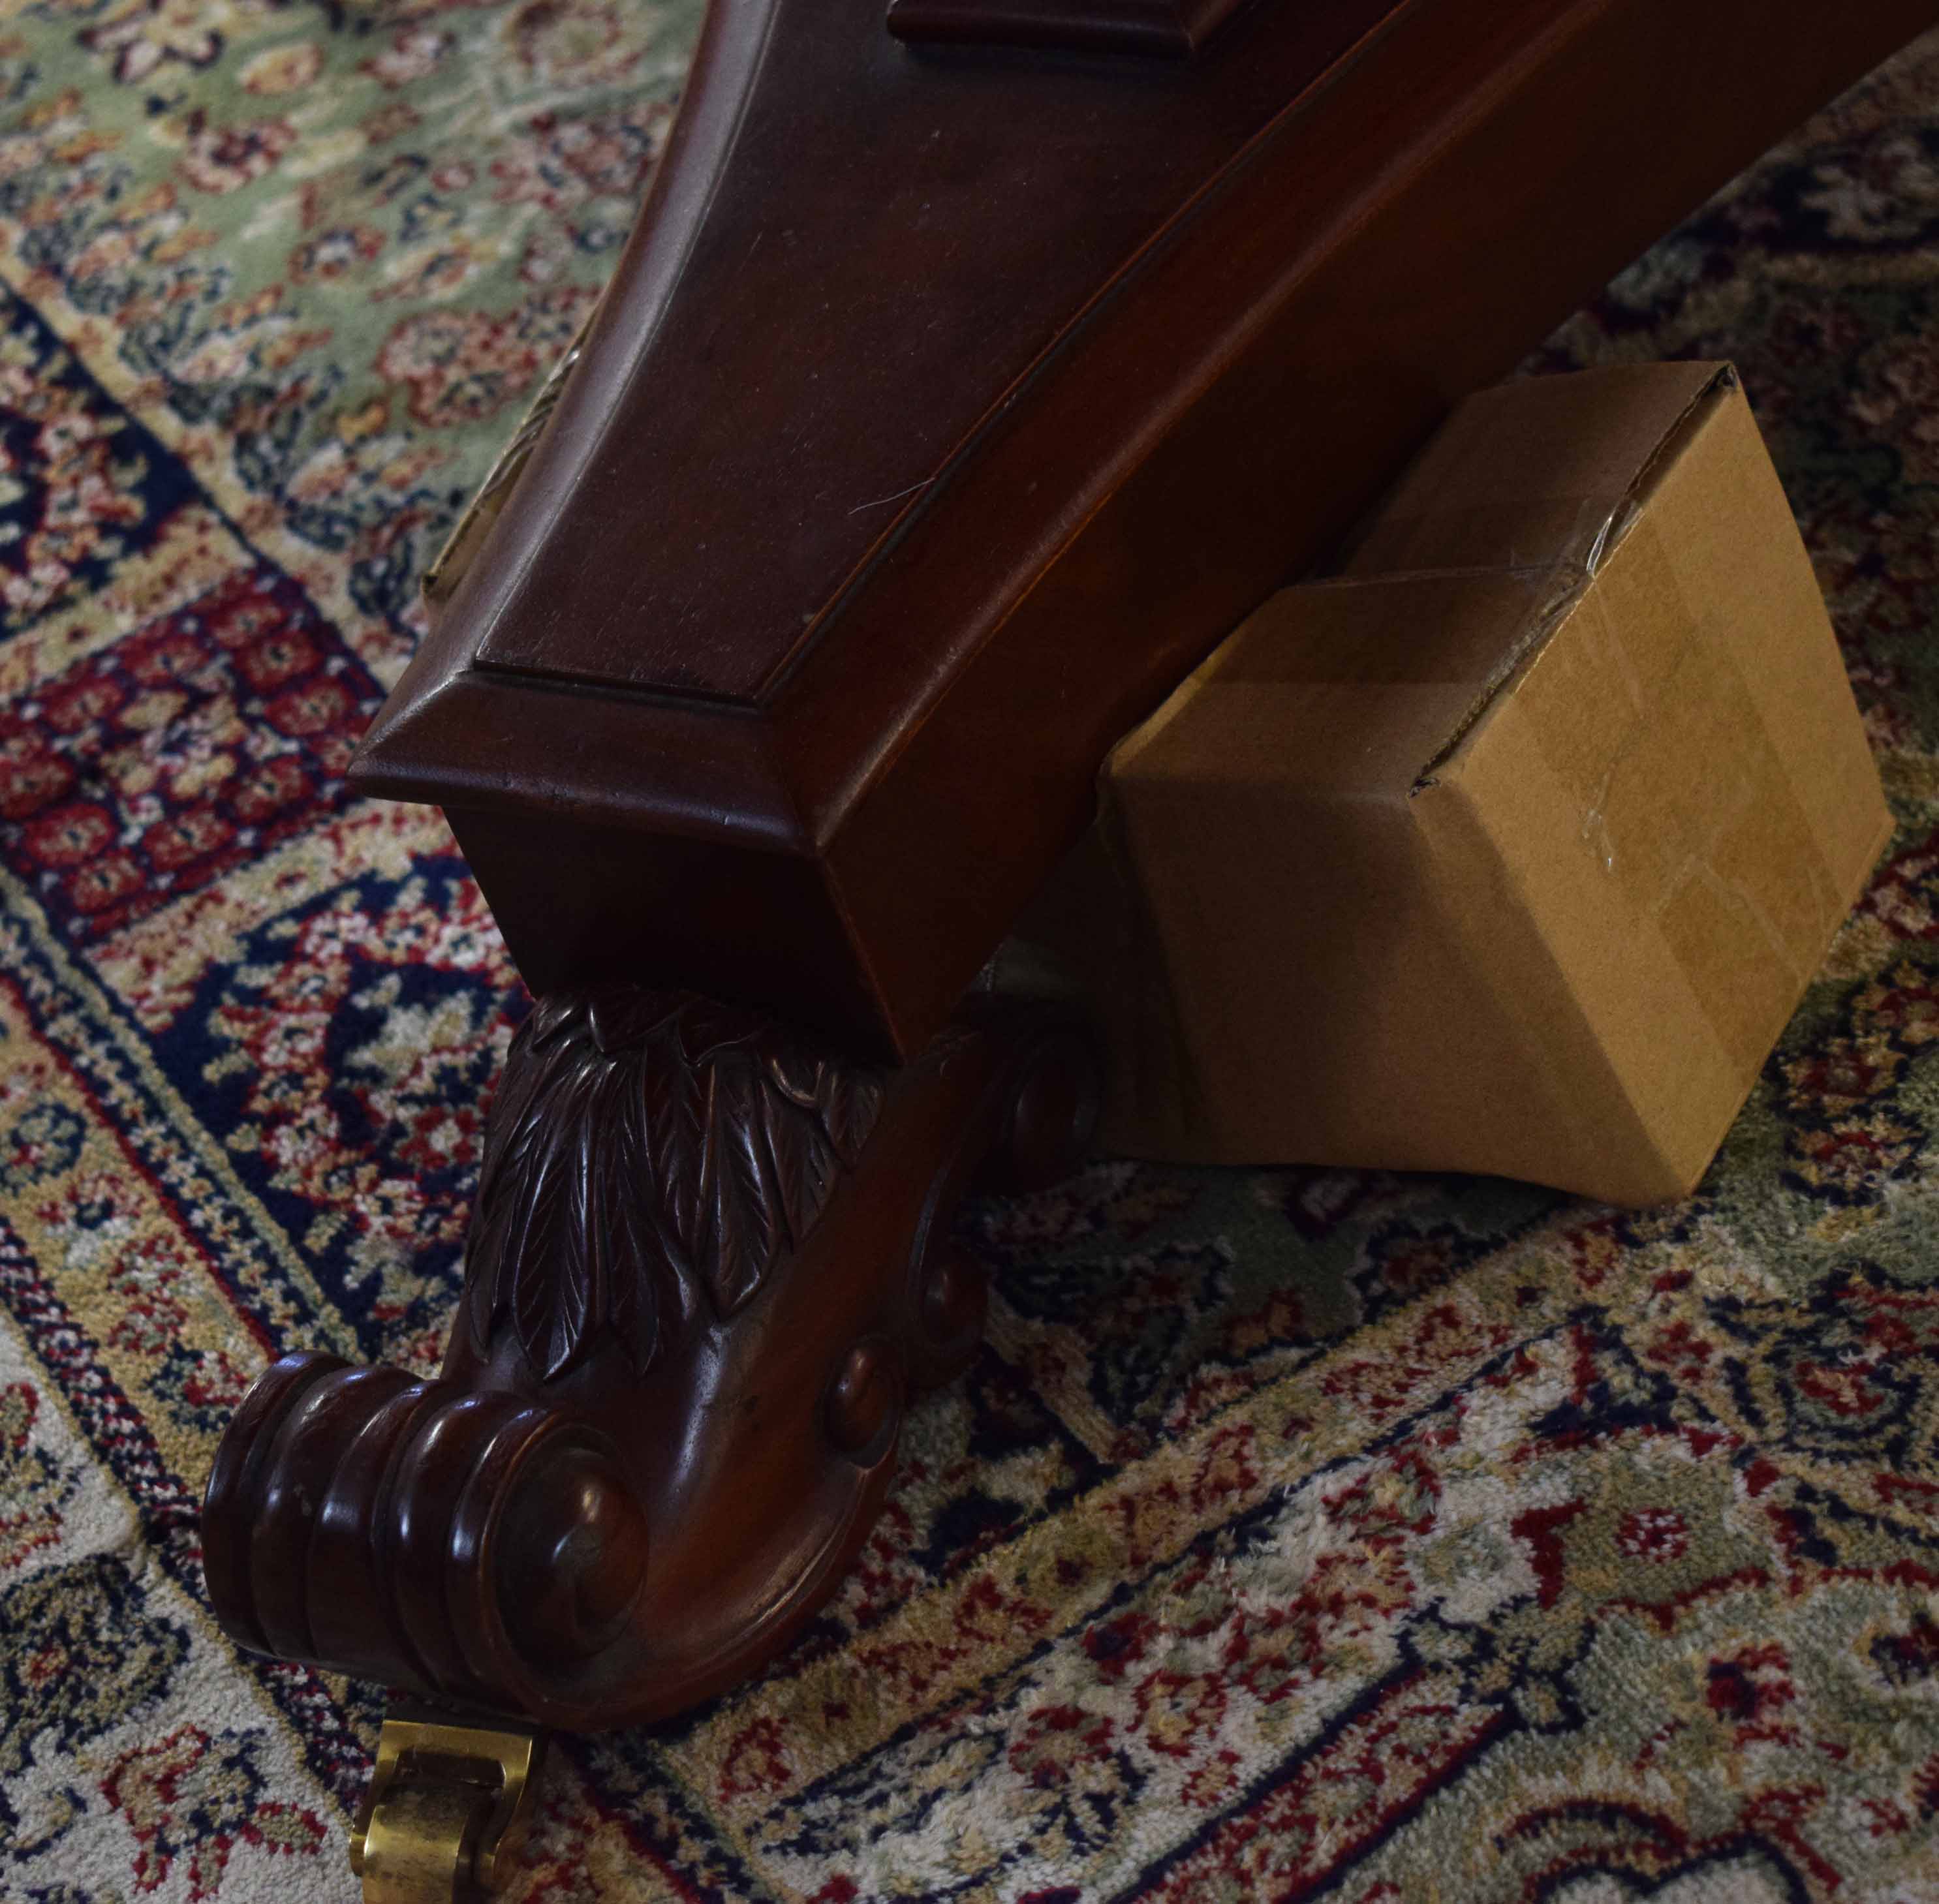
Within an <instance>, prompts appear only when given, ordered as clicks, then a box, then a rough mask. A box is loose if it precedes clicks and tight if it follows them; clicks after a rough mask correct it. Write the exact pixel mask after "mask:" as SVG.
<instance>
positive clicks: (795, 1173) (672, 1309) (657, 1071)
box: [464, 987, 886, 1380]
mask: <svg viewBox="0 0 1939 1904" xmlns="http://www.w3.org/2000/svg"><path fill="white" fill-rule="evenodd" d="M885 1088H886V1084H885V1080H884V1076H883V1075H882V1073H881V1072H879V1071H875V1070H871V1069H867V1068H866V1067H863V1066H853V1065H848V1064H845V1063H841V1062H839V1060H833V1059H831V1058H829V1057H826V1056H825V1055H823V1054H820V1053H817V1052H816V1051H813V1050H812V1049H811V1048H808V1046H806V1045H805V1044H804V1043H803V1042H802V1040H801V1039H799V1036H798V1035H797V1034H796V1033H793V1032H791V1031H790V1030H788V1029H787V1027H784V1026H782V1025H781V1024H780V1023H778V1022H777V1021H776V1020H774V1019H772V1018H771V1017H768V1016H767V1015H766V1014H763V1013H758V1012H753V1011H736V1010H735V1009H733V1008H729V1007H726V1006H723V1005H719V1004H717V1003H716V1002H714V1001H712V1000H711V999H702V998H698V997H696V996H693V995H692V994H691V993H677V992H662V991H649V990H643V989H641V988H639V987H623V988H619V987H616V988H613V989H611V990H605V991H601V992H598V993H591V994H585V993H581V994H573V995H567V996H560V997H552V998H547V999H541V1000H540V1002H539V1003H538V1004H537V1005H536V1006H535V1007H534V1009H533V1011H532V1014H531V1017H530V1018H529V1019H528V1020H526V1022H525V1025H524V1026H523V1027H522V1029H521V1030H520V1031H519V1035H518V1036H517V1037H516V1039H513V1043H512V1050H511V1055H510V1058H509V1060H508V1061H507V1065H506V1069H505V1077H504V1083H503V1084H501V1086H500V1087H499V1093H498V1101H497V1103H495V1105H494V1106H493V1108H492V1117H491V1122H490V1127H489V1130H488V1132H487V1133H486V1145H485V1162H484V1168H483V1170H482V1174H481V1176H480V1179H479V1188H478V1203H477V1209H476V1213H475V1215H474V1216H473V1221H472V1226H471V1234H470V1243H469V1247H468V1250H467V1264H466V1280H465V1294H464V1307H465V1314H466V1316H467V1320H468V1323H469V1326H470V1329H471V1331H472V1335H473V1340H475V1341H476V1343H477V1345H478V1346H479V1349H480V1350H481V1351H482V1350H483V1349H485V1348H486V1346H487V1345H488V1344H489V1342H490V1340H491V1339H492V1336H493V1335H494V1334H495V1332H496V1331H498V1329H499V1328H501V1327H505V1326H509V1327H510V1328H511V1330H512V1331H513V1334H514V1335H515V1337H516V1340H517V1341H518V1343H519V1346H520V1347H521V1348H522V1350H523V1351H524V1352H525V1356H526V1358H527V1359H528V1361H530V1362H531V1365H532V1367H534V1369H535V1370H537V1371H538V1372H539V1373H540V1375H542V1376H543V1377H544V1378H545V1379H548V1380H549V1379H553V1378H555V1377H556V1376H562V1375H564V1374H566V1373H568V1372H569V1371H570V1370H572V1369H574V1368H575V1367H577V1366H578V1365H579V1364H580V1362H582V1361H583V1360H584V1359H585V1358H586V1356H587V1355H589V1354H590V1353H591V1352H592V1351H593V1349H595V1347H596V1346H598V1344H599V1343H601V1342H602V1341H605V1340H613V1341H616V1343H618V1344H619V1346H620V1347H621V1348H622V1350H623V1351H624V1352H625V1353H626V1355H627V1356H628V1358H629V1360H630V1361H631V1362H632V1365H633V1367H634V1368H635V1370H637V1371H638V1372H639V1373H644V1372H645V1371H646V1370H647V1368H648V1367H650V1366H651V1365H652V1364H653V1360H654V1358H656V1355H658V1354H659V1350H660V1349H661V1347H662V1345H663V1344H664V1343H665V1342H667V1341H668V1340H670V1339H671V1337H673V1336H674V1335H675V1334H677V1333H678V1332H679V1331H680V1329H681V1328H683V1327H684V1326H686V1324H687V1323H688V1322H689V1321H690V1320H691V1319H692V1318H693V1317H694V1316H695V1315H696V1314H697V1313H699V1312H700V1310H701V1309H702V1306H705V1308H706V1309H710V1310H711V1312H713V1313H714V1314H715V1315H719V1316H722V1317H726V1316H729V1315H732V1314H733V1313H734V1312H735V1310H736V1309H738V1308H740V1306H741V1305H742V1304H743V1303H746V1302H747V1300H750V1298H751V1297H753V1295H754V1294H756V1292H757V1291H759V1289H760V1288H761V1287H762V1285H763V1283H764V1282H766V1279H767V1278H768V1276H769V1275H770V1274H771V1273H772V1271H773V1270H774V1269H775V1266H776V1265H777V1264H778V1263H779V1262H780V1261H781V1260H782V1259H783V1258H784V1256H785V1255H787V1253H788V1252H790V1250H795V1249H799V1248H800V1247H801V1246H802V1244H803V1243H804V1242H806V1241H807V1239H808V1234H809V1233H810V1232H811V1230H812V1229H813V1228H814V1224H815V1223H816V1222H817V1220H818V1219H819V1218H820V1215H821V1212H822V1210H823V1207H824V1206H825V1205H826V1203H827V1200H828V1197H829V1193H830V1192H831V1191H833V1188H834V1186H835V1183H836V1179H837V1178H838V1177H839V1175H840V1174H841V1173H842V1171H843V1170H844V1169H848V1168H851V1167H852V1166H854V1163H855V1162H856V1160H857V1158H858V1157H859V1156H860V1152H861V1149H862V1147H863V1145H864V1144H865V1143H866V1142H867V1141H868V1138H869V1133H870V1131H871V1130H872V1129H873V1128H874V1127H875V1120H876V1118H877V1117H878V1115H879V1114H880V1112H881V1106H882V1100H883V1096H884V1091H885Z"/></svg>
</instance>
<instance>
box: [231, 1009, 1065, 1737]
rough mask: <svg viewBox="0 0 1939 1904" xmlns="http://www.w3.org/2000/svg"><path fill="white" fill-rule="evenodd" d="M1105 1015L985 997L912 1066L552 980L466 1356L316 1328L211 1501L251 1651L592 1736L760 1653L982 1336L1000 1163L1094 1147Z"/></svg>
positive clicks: (685, 1700) (824, 1579)
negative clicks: (973, 1220)
mask: <svg viewBox="0 0 1939 1904" xmlns="http://www.w3.org/2000/svg"><path fill="white" fill-rule="evenodd" d="M1096 1103H1097V1071H1096V1066H1095V1063H1094V1060H1093V1057H1092V1054H1091V1048H1090V1046H1089V1045H1088V1042H1087V1040H1086V1039H1085V1036H1084V1035H1083V1034H1082V1032H1081V1031H1080V1030H1079V1028H1078V1027H1076V1026H1075V1025H1074V1024H1073V1023H1072V1021H1071V1020H1070V1019H1069V1018H1068V1017H1067V1016H1064V1015H1062V1014H1058V1012H1056V1011H1054V1010H1052V1009H1051V1008H1044V1007H1036V1006H1022V1005H1014V1004H1008V1003H1004V1002H999V1001H996V1000H994V999H977V1000H976V1001H973V1003H972V1004H971V1005H969V1007H966V1009H965V1011H964V1012H963V1014H961V1015H960V1016H959V1017H958V1019H957V1021H956V1022H955V1023H954V1024H952V1026H951V1027H950V1029H949V1030H948V1031H947V1032H946V1033H945V1035H944V1036H942V1038H940V1039H938V1041H937V1042H936V1044H935V1045H933V1046H932V1047H931V1048H930V1050H929V1051H927V1052H926V1053H925V1054H924V1055H923V1056H922V1057H921V1058H920V1059H919V1060H917V1061H916V1062H915V1063H912V1064H911V1065H909V1066H906V1067H905V1068H904V1069H902V1070H899V1071H894V1072H884V1071H876V1070H872V1069H867V1068H866V1067H862V1066H856V1065H853V1064H851V1063H845V1062H844V1061H843V1060H841V1059H840V1058H839V1057H837V1056H836V1055H834V1054H832V1053H830V1052H829V1051H826V1050H824V1049H822V1048H818V1047H817V1045H815V1043H814V1042H813V1041H812V1040H811V1039H806V1038H805V1037H803V1036H800V1035H799V1034H798V1033H795V1032H794V1031H793V1030H790V1028H788V1027H785V1026H783V1025H781V1024H780V1023H778V1022H777V1021H775V1020H773V1019H772V1018H769V1017H766V1016H763V1015H762V1014H756V1013H750V1012H748V1011H741V1010H734V1009H729V1008H726V1007H723V1006H720V1005H716V1004H714V1003H712V1002H710V1001H708V1000H705V999H699V998H696V997H694V996H691V995H689V994H671V993H659V992H650V991H646V990H633V989H624V990H620V989H616V990H606V991H602V992H599V993H589V994H580V995H574V996H565V997H557V998H549V999H545V1000H543V1001H541V1002H540V1004H539V1005H538V1006H537V1008H535V1009H534V1012H533V1014H532V1016H531V1019H530V1020H528V1023H527V1024H526V1025H525V1027H524V1028H523V1029H522V1030H521V1032H520V1033H519V1036H518V1038H517V1039H516V1041H515V1042H514V1044H513V1050H512V1054H511V1057H510V1061H509V1063H508V1064H507V1071H506V1075H505V1078H504V1084H503V1085H502V1086H501V1089H500V1091H499V1094H498V1100H497V1102H496V1103H495V1105H494V1106H493V1109H492V1115H491V1119H490V1122H489V1127H488V1131H487V1136H486V1157H485V1164H484V1169H483V1173H482V1177H481V1179H480V1184H479V1197H478V1205H477V1209H476V1212H475V1213H474V1216H473V1224H472V1228H471V1234H470V1246H469V1250H468V1255H467V1273H466V1285H465V1291H464V1298H463V1303H462V1307H461V1312H460V1315H459V1317H458V1322H457V1323H456V1325H455V1327H454V1328H453V1331H452V1340H451V1343H450V1345H449V1350H448V1352H447V1355H446V1361H445V1366H444V1370H443V1376H442V1377H441V1378H440V1379H439V1380H437V1381H436V1382H422V1381H415V1380H413V1379H411V1378H410V1377H409V1376H406V1374H404V1373H403V1372H402V1371H400V1370H396V1369H390V1368H382V1367H379V1368H352V1367H348V1366H346V1365H345V1364H343V1363H342V1362H340V1361H337V1360H336V1359H335V1358H331V1357H327V1356H321V1355H292V1356H289V1357H286V1358H285V1359H284V1360H283V1361H280V1362H279V1363H277V1364H275V1367H272V1368H271V1369H270V1370H268V1371H267V1373H265V1374H264V1375H263V1376H262V1377H261V1378H260V1379H259V1380H258V1382H257V1383H256V1385H255V1386H254V1388H251V1391H250V1392H249V1394H248V1396H247V1398H245V1401H244V1402H243V1404H242V1407H241V1409H240V1410H239V1412H238V1413H237V1415H236V1419H235V1421H234V1422H233V1423H232V1425H230V1429H229V1431H228V1433H227V1435H226V1436H225V1437H224V1440H223V1443H222V1445H221V1449H220V1450H219V1452H218V1456H217V1459H216V1463H215V1469H214V1471H213V1473H212V1477H211V1479H210V1482H209V1492H208V1497H207V1500H206V1502H205V1507H204V1510H203V1532H204V1547H205V1563H206V1567H207V1572H208V1578H209V1592H210V1597H211V1598H212V1601H214V1603H215V1609H216V1611H217V1614H218V1617H220V1619H221V1621H222V1623H223V1624H224V1626H225V1627H226V1628H227V1630H228V1631H229V1632H230V1633H231V1634H232V1635H233V1636H234V1637H235V1638H236V1639H237V1640H239V1641H241V1642H242V1644H244V1645H245V1646H248V1647H252V1648H254V1649H256V1650H259V1651H263V1652H266V1653H276V1654H281V1655H283V1656H288V1657H291V1658H294V1659H305V1660H309V1661H312V1662H315V1663H318V1664H320V1665H327V1666H330V1667H333V1668H337V1669H339V1670H341V1671H346V1672H349V1673H351V1674H355V1675H358V1676H360V1677H366V1678H373V1679H378V1680H382V1681H384V1682H385V1683H388V1684H389V1685H391V1686H393V1687H401V1688H405V1689H407V1690H411V1691H412V1692H415V1693H420V1694H425V1695H428V1696H432V1697H434V1698H435V1699H442V1700H446V1701H452V1702H459V1703H461V1704H464V1705H467V1706H470V1707H473V1708H485V1709H487V1710H490V1711H502V1712H510V1713H516V1714H520V1715H522V1716H524V1717H526V1718H528V1719H529V1720H534V1721H537V1722H538V1723H541V1724H544V1725H549V1726H564V1727H568V1728H571V1729H592V1728H596V1727H599V1726H610V1725H617V1724H623V1723H633V1722H637V1721H642V1720H652V1719H656V1718H660V1717H665V1716H667V1715H668V1714H672V1713H674V1712H677V1711H680V1709H681V1708H683V1707H686V1706H688V1705H692V1704H693V1703H694V1702H696V1701H698V1700H699V1699H704V1698H705V1697H707V1696H709V1695H711V1694H712V1693H717V1692H718V1691H720V1690H723V1688H725V1687H728V1686H729V1685H731V1684H732V1683H735V1681H736V1680H739V1679H741V1678H742V1677H745V1676H746V1675H747V1674H748V1673H750V1672H751V1671H753V1670H754V1669H755V1668H757V1667H758V1666H759V1665H761V1664H762V1663H763V1662H764V1661H766V1659H769V1657H771V1656H772V1655H773V1654H775V1653H776V1652H778V1651H779V1650H781V1648H782V1647H784V1646H785V1645H786V1644H787V1642H788V1641H789V1640H790V1638H793V1636H794V1635H795V1634H796V1633H797V1632H799V1630H800V1629H801V1628H802V1626H804V1625H805V1623H806V1622H807V1621H808V1620H809V1619H810V1618H811V1617H812V1616H813V1614H814V1612H815V1611H816V1610H817V1608H818V1607H820V1605H821V1604H822V1603H823V1601H825V1600H826V1598H827V1597H828V1595H829V1594H830V1593H831V1592H833V1589H834V1588H835V1586H836V1583H837V1582H838V1581H839V1579H840V1577H841V1576H842V1574H843V1572H844V1571H845V1570H846V1569H847V1568H848V1565H850V1563H851V1562H852V1561H853V1559H854V1556H855V1555H856V1553H857V1552H858V1550H860V1547H861V1545H862V1543H863V1541H864V1540H865V1539H866V1536H867V1534H868V1531H869V1527H870V1525H871V1524H872V1522H873V1520H874V1519H875V1515H876V1513H877V1511H878V1509H879V1507H880V1506H881V1501H882V1498H883V1495H884V1493H885V1492H886V1490H887V1487H888V1485H889V1482H890V1477H891V1475H892V1473H893V1465H894V1460H895V1450H896V1440H897V1437H898V1434H899V1431H900V1428H901V1425H902V1420H903V1413H904V1410H905V1409H906V1406H907V1403H908V1400H909V1396H910V1395H912V1393H913V1392H915V1391H916V1390H918V1389H919V1388H922V1387H924V1386H926V1385H932V1384H934V1383H937V1382H945V1381H948V1379H951V1377H952V1376H954V1375H955V1374H957V1373H959V1372H960V1370H962V1368H963V1367H964V1365H965V1364H966V1363H967V1361H969V1358H970V1357H971V1356H972V1355H973V1354H974V1353H975V1352H976V1346H977V1343H978V1342H979V1339H980V1337H981V1334H982V1324H983V1315H984V1309H985V1304H986V1302H987V1300H988V1285H987V1279H986V1276H985V1272H984V1270H983V1269H982V1266H981V1265H980V1264H979V1263H977V1262H976V1260H975V1258H973V1256H971V1255H969V1253H968V1252H965V1251H964V1250H963V1249H962V1248H961V1247H960V1246H959V1245H957V1243H955V1242H954V1241H953V1240H952V1239H951V1230H950V1226H951V1219H952V1217H953V1215H954V1211H955V1209H956V1207H957V1204H958V1203H959V1202H960V1199H961V1197H963V1194H964V1193H965V1192H966V1191H967V1190H968V1189H969V1187H970V1186H971V1185H972V1184H973V1182H976V1181H977V1180H978V1179H979V1178H980V1179H987V1180H990V1181H993V1182H999V1183H1003V1184H1006V1185H1012V1186H1015V1187H1023V1186H1027V1185H1032V1184H1036V1183H1042V1182H1046V1181H1050V1180H1054V1179H1055V1178H1056V1177H1057V1176H1061V1175H1062V1174H1063V1173H1064V1172H1065V1171H1067V1170H1068V1169H1070V1168H1071V1167H1072V1166H1073V1165H1074V1164H1075V1163H1076V1162H1077V1160H1079V1158H1080V1157H1081V1156H1082V1153H1083V1151H1084V1149H1085V1147H1086V1145H1088V1141H1089V1136H1090V1132H1091V1125H1092V1124H1093V1121H1094V1117H1095V1112H1096Z"/></svg>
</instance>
